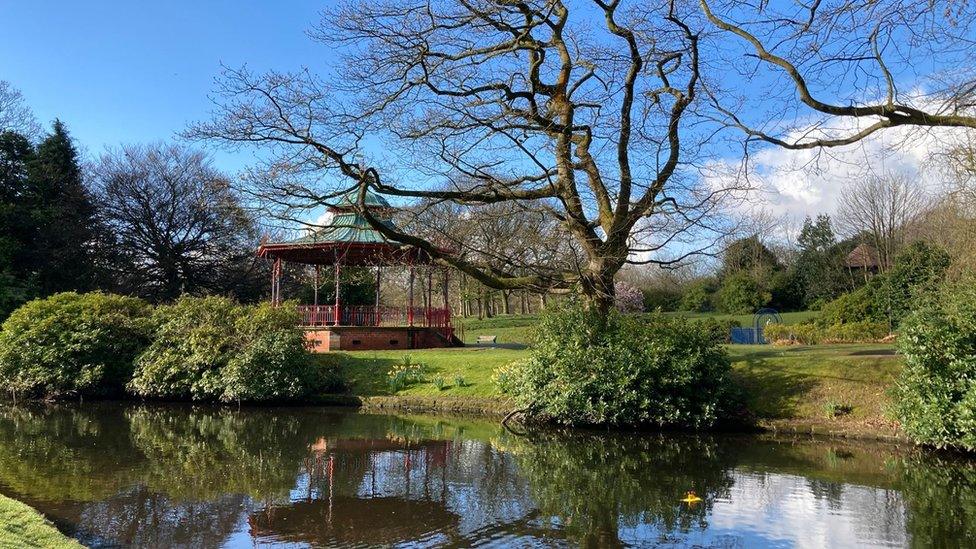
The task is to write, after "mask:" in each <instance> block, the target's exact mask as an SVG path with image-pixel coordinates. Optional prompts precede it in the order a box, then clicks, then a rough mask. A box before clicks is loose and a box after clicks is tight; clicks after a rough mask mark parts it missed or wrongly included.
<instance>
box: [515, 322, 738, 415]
mask: <svg viewBox="0 0 976 549" xmlns="http://www.w3.org/2000/svg"><path fill="white" fill-rule="evenodd" d="M729 370H730V366H729V358H728V356H727V355H726V353H725V351H724V350H723V349H722V348H721V347H720V346H719V344H718V343H717V342H716V341H715V337H714V333H713V332H712V331H711V330H709V329H707V328H706V327H702V326H698V325H697V324H695V323H694V322H691V321H687V320H684V319H680V318H668V317H664V316H662V315H645V316H642V317H639V318H635V317H627V316H624V315H620V314H618V313H616V312H611V313H610V315H609V316H600V315H599V314H597V313H594V312H590V311H587V310H585V309H584V308H582V307H580V306H566V307H563V308H556V309H553V310H550V311H547V312H546V313H545V314H544V315H543V316H542V318H541V320H540V323H539V326H538V329H537V335H536V344H535V346H534V347H533V348H532V350H531V351H530V356H529V358H527V359H525V360H522V361H519V362H516V363H513V364H511V365H509V366H507V367H504V368H502V369H501V370H499V372H498V373H497V374H496V379H497V381H498V383H499V385H500V386H501V388H502V390H503V391H505V392H506V393H508V394H509V395H511V396H512V397H513V398H514V399H515V400H516V401H517V402H518V403H519V404H520V405H522V406H524V407H526V408H527V409H528V413H529V414H530V415H532V416H536V417H541V418H546V419H551V420H554V421H556V422H559V423H563V424H571V425H656V426H661V427H671V426H681V427H692V428H706V427H709V426H711V425H713V424H714V423H715V422H716V421H717V419H718V418H719V417H721V411H720V410H721V408H722V406H723V405H727V404H728V403H729V398H728V394H729V389H730V383H731V381H730V379H729Z"/></svg>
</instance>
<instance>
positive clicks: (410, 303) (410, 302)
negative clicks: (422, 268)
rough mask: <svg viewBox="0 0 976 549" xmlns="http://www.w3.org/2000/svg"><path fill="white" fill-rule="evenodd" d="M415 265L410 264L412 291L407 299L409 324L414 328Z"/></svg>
mask: <svg viewBox="0 0 976 549" xmlns="http://www.w3.org/2000/svg"><path fill="white" fill-rule="evenodd" d="M413 278H414V271H413V263H411V264H410V291H409V297H408V298H407V323H408V324H410V327H413Z"/></svg>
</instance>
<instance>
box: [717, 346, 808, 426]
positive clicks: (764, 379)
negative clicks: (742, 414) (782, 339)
mask: <svg viewBox="0 0 976 549" xmlns="http://www.w3.org/2000/svg"><path fill="white" fill-rule="evenodd" d="M744 362H745V365H744V366H743V365H740V366H739V367H737V368H735V369H734V370H733V373H732V375H733V378H734V379H735V380H736V382H737V383H738V384H739V386H740V387H741V388H742V390H743V393H744V397H745V401H746V406H747V407H748V409H749V411H750V412H752V413H753V414H755V416H756V417H757V418H759V419H788V418H792V417H795V416H796V415H797V405H798V404H799V402H800V401H801V400H803V396H804V395H805V394H807V393H808V392H810V391H811V390H812V389H813V388H814V387H816V386H817V382H816V380H814V379H811V378H810V377H809V376H805V375H801V374H797V373H795V372H790V371H787V370H783V369H781V368H778V367H777V366H776V365H775V364H769V363H765V362H763V361H762V360H761V357H759V356H755V355H753V356H750V357H749V358H748V359H746V360H745V361H744ZM740 364H742V361H740Z"/></svg>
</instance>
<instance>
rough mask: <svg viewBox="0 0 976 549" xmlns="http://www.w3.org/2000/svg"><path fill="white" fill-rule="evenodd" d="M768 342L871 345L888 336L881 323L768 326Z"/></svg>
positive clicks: (765, 330)
mask: <svg viewBox="0 0 976 549" xmlns="http://www.w3.org/2000/svg"><path fill="white" fill-rule="evenodd" d="M763 334H764V335H765V336H766V339H767V340H769V341H774V342H776V341H780V342H790V343H797V344H800V345H817V344H819V343H872V342H876V341H879V340H881V339H884V338H885V336H887V335H888V325H887V324H885V323H883V322H871V321H867V320H865V321H860V322H850V323H847V324H834V325H832V326H827V327H823V326H820V325H818V324H813V323H803V324H792V325H787V324H770V325H768V326H766V327H765V328H763Z"/></svg>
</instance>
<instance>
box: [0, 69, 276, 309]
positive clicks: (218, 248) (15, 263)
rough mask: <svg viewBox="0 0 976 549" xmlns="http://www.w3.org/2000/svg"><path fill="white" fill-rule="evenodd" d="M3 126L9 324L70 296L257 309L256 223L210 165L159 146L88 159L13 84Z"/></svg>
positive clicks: (0, 170)
mask: <svg viewBox="0 0 976 549" xmlns="http://www.w3.org/2000/svg"><path fill="white" fill-rule="evenodd" d="M0 123H2V124H3V126H2V127H0V318H3V317H6V316H7V315H8V314H9V313H10V312H11V311H12V310H13V309H15V308H17V307H18V306H19V305H20V304H22V303H24V302H26V301H29V300H31V299H33V298H37V297H43V296H47V295H50V294H53V293H57V292H64V291H80V292H85V291H91V290H105V291H109V292H116V293H122V294H127V295H133V296H138V297H142V298H145V299H148V300H150V301H154V302H159V301H166V300H171V299H174V298H176V297H178V296H180V295H182V294H184V293H186V294H201V293H217V294H228V295H234V296H235V297H237V298H238V299H241V300H244V301H251V300H255V299H257V298H258V297H259V295H260V292H261V291H262V290H263V286H262V285H261V284H260V282H259V280H260V281H261V282H263V280H264V277H263V272H262V267H263V266H262V265H261V264H259V263H257V262H256V261H255V259H254V249H255V246H256V245H257V241H258V238H259V236H258V227H257V223H256V221H255V218H254V217H253V216H252V215H251V214H250V213H249V212H248V210H247V209H246V208H245V207H244V205H243V203H242V200H241V198H240V196H239V195H238V194H237V193H236V192H235V191H234V190H233V189H232V185H231V181H230V179H229V178H228V177H227V176H226V175H224V174H222V173H221V172H220V171H219V170H217V169H215V168H214V167H213V165H212V163H211V161H210V159H209V158H208V157H207V156H206V155H205V154H203V153H201V152H199V151H196V150H193V149H191V148H189V147H186V146H183V145H179V144H167V143H153V144H144V145H126V146H121V147H118V148H115V149H109V150H106V151H105V152H104V153H102V154H100V155H97V156H95V157H93V158H88V159H86V158H83V157H82V155H81V154H80V153H79V151H78V147H77V145H76V143H75V141H74V139H73V138H72V136H71V133H70V132H69V130H68V127H67V125H66V124H65V123H64V122H62V121H60V120H55V121H54V122H53V124H52V125H51V127H50V130H49V131H47V132H46V133H42V132H41V131H40V126H39V125H38V124H37V123H36V121H35V120H34V118H33V114H32V113H31V112H30V109H29V108H28V107H27V106H26V105H25V103H24V101H23V98H22V96H21V95H20V93H19V92H17V91H16V89H15V88H13V87H12V86H11V85H9V84H7V83H5V82H0Z"/></svg>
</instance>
